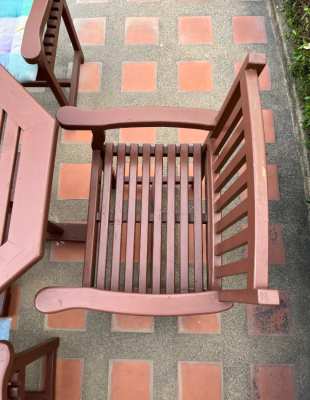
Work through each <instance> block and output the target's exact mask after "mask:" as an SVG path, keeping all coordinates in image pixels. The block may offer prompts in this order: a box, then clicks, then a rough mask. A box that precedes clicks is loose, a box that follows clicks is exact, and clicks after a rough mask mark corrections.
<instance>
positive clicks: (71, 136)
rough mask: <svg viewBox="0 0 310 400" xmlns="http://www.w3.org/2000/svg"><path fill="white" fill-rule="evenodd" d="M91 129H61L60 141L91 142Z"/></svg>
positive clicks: (73, 142)
mask: <svg viewBox="0 0 310 400" xmlns="http://www.w3.org/2000/svg"><path fill="white" fill-rule="evenodd" d="M92 136H93V135H92V133H91V131H67V130H63V134H62V141H63V143H72V144H75V143H87V144H88V143H91V141H92Z"/></svg>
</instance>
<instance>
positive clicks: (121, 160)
mask: <svg viewBox="0 0 310 400" xmlns="http://www.w3.org/2000/svg"><path fill="white" fill-rule="evenodd" d="M124 174H125V145H119V147H118V154H117V170H116V194H115V214H114V232H113V253H112V271H111V290H118V288H119V276H120V261H121V241H122V222H123V199H124Z"/></svg>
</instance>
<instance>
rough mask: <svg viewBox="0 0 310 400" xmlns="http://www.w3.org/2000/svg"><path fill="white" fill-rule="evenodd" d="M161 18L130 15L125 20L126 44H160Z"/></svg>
mask: <svg viewBox="0 0 310 400" xmlns="http://www.w3.org/2000/svg"><path fill="white" fill-rule="evenodd" d="M158 36H159V19H158V18H156V17H128V18H126V22H125V44H132V45H137V44H143V45H149V44H158Z"/></svg>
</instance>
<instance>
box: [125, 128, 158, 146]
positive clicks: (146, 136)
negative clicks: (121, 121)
mask: <svg viewBox="0 0 310 400" xmlns="http://www.w3.org/2000/svg"><path fill="white" fill-rule="evenodd" d="M119 141H120V142H122V143H127V144H129V143H156V128H122V129H120V134H119Z"/></svg>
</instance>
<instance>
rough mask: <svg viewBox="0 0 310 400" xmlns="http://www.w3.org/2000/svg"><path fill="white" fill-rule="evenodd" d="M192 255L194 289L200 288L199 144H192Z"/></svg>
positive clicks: (201, 278)
mask: <svg viewBox="0 0 310 400" xmlns="http://www.w3.org/2000/svg"><path fill="white" fill-rule="evenodd" d="M193 163H194V165H193V171H194V254H195V255H194V257H195V290H196V292H198V291H201V290H202V282H203V276H202V268H203V265H202V264H203V262H202V205H201V201H202V194H201V146H200V145H197V144H195V145H194V160H193Z"/></svg>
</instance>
